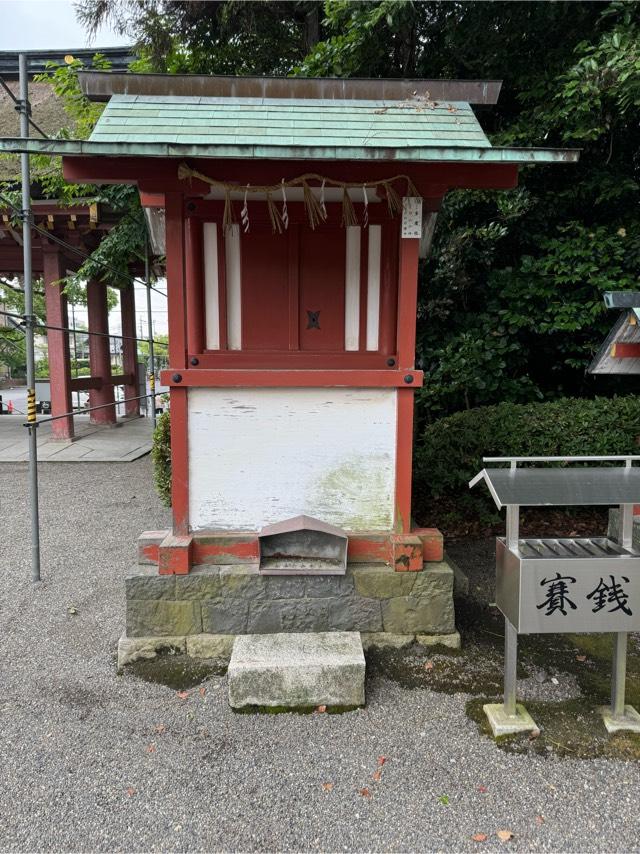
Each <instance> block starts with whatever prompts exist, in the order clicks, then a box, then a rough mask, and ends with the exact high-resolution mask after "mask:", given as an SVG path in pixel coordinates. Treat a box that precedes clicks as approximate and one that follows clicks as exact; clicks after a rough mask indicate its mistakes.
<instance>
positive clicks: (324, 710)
mask: <svg viewBox="0 0 640 854" xmlns="http://www.w3.org/2000/svg"><path fill="white" fill-rule="evenodd" d="M326 711H327V707H326V706H316V712H326Z"/></svg>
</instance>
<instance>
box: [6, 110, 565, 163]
mask: <svg viewBox="0 0 640 854" xmlns="http://www.w3.org/2000/svg"><path fill="white" fill-rule="evenodd" d="M1 151H7V152H14V153H15V152H20V151H29V152H32V153H36V152H37V153H46V154H61V155H68V156H71V155H80V156H82V155H87V156H96V155H97V156H109V157H119V156H120V157H124V156H127V157H175V158H179V157H211V158H254V159H279V160H295V159H298V160H302V159H307V160H376V161H401V162H402V161H405V162H413V163H419V162H447V161H450V162H451V161H452V162H458V163H479V162H482V163H513V164H524V163H559V162H564V163H566V162H574V161H576V160H577V159H578V156H579V152H578V151H575V150H569V149H549V148H528V149H527V148H493V147H492V146H491V143H490V142H489V140H488V139H487V137H486V136H485V134H484V132H483V130H482V128H481V127H480V124H479V123H478V120H477V119H476V117H475V115H474V113H473V110H472V109H471V107H470V106H469V104H468V103H466V102H463V101H439V102H434V101H426V100H425V99H424V98H422V99H420V98H408V99H406V100H403V101H388V100H387V101H382V100H380V101H370V100H355V99H349V100H342V99H325V98H305V99H300V98H235V97H199V96H182V95H174V96H169V95H113V96H112V97H111V100H110V101H109V103H108V104H107V107H106V108H105V110H104V112H103V114H102V116H101V117H100V119H99V120H98V123H97V124H96V127H95V129H94V131H93V133H92V135H91V137H90V139H89V140H57V139H56V140H40V139H31V140H28V141H25V140H21V139H4V140H3V139H0V152H1Z"/></svg>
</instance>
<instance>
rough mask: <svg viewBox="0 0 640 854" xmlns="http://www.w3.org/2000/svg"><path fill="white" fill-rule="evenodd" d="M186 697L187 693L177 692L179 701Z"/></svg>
mask: <svg viewBox="0 0 640 854" xmlns="http://www.w3.org/2000/svg"><path fill="white" fill-rule="evenodd" d="M188 696H189V691H178V697H180V699H181V700H186V699H187V697H188Z"/></svg>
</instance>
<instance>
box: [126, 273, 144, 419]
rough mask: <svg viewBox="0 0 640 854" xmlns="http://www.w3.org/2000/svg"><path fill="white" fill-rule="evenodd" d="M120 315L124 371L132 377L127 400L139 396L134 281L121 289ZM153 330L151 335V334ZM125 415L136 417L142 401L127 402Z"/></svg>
mask: <svg viewBox="0 0 640 854" xmlns="http://www.w3.org/2000/svg"><path fill="white" fill-rule="evenodd" d="M120 315H121V318H122V336H123V337H122V373H123V374H124V375H125V376H129V377H131V382H129V383H125V385H124V397H125V400H129V398H134V397H138V395H139V393H140V392H139V389H138V342H137V340H136V302H135V291H134V287H133V282H131V283H130V284H129V285H128V286H127V287H123V288H121V290H120ZM151 334H152V332H151V330H150V331H149V335H151ZM124 406H125V415H127V416H129V417H132V418H135V417H137V416H138V415H140V401H139V400H129V402H128V403H125V405H124Z"/></svg>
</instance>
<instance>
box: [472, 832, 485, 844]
mask: <svg viewBox="0 0 640 854" xmlns="http://www.w3.org/2000/svg"><path fill="white" fill-rule="evenodd" d="M471 838H472V839H473V841H474V842H484V841H485V840H486V838H487V834H486V833H474V834H473V836H472V837H471Z"/></svg>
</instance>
